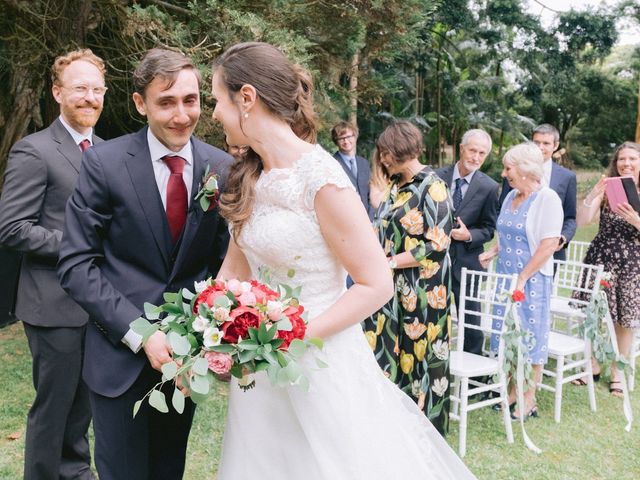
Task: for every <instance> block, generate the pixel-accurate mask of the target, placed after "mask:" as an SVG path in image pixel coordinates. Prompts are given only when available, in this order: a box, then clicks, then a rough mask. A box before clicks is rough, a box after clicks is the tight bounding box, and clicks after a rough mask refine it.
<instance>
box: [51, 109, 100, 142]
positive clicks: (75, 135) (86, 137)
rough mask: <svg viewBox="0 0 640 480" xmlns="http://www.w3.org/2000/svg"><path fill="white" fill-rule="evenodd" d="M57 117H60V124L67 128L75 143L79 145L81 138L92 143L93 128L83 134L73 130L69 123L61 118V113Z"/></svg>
mask: <svg viewBox="0 0 640 480" xmlns="http://www.w3.org/2000/svg"><path fill="white" fill-rule="evenodd" d="M58 118H59V119H60V123H61V124H62V126H63V127H64V128H65V129H66V130H67V132H69V135H71V138H73V141H74V142H75V143H76V145H80V142H82V141H83V140H89V143H90V144H91V145H93V140H92V138H91V137H92V136H93V128H92V129H91V130H90V131H89V134H88V135H84V134H82V133H80V132H78V131H77V130H75V129H74V128H73V127H72V126H71V125H69V124H68V123H67V122H66V121H65V120H64V118H62V115H60V116H59V117H58Z"/></svg>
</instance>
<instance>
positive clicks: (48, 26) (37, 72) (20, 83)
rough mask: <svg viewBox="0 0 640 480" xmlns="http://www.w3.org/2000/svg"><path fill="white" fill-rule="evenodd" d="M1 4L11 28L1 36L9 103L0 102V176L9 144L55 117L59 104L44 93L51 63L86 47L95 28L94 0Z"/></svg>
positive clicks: (48, 81) (47, 87)
mask: <svg viewBox="0 0 640 480" xmlns="http://www.w3.org/2000/svg"><path fill="white" fill-rule="evenodd" d="M2 3H3V8H4V10H5V11H3V15H7V17H6V18H7V19H9V24H10V25H11V26H12V28H11V29H10V30H9V31H6V32H3V35H4V37H3V38H4V41H5V43H6V45H7V48H6V50H5V51H6V52H9V55H8V58H7V59H6V61H7V63H8V65H9V72H8V74H7V78H8V82H7V83H9V85H8V86H6V87H5V88H4V89H2V90H0V91H2V92H3V94H4V95H5V97H6V99H8V101H5V102H3V103H0V108H2V110H3V111H2V112H0V118H2V119H4V121H5V122H4V125H2V127H3V132H2V135H1V138H0V178H2V177H3V176H4V170H5V168H6V162H7V156H8V155H9V151H10V150H11V147H12V146H13V144H14V143H15V142H17V141H18V140H20V139H21V138H22V137H24V136H25V134H27V133H29V129H32V130H36V129H40V128H42V127H43V126H44V125H48V124H49V123H50V122H51V121H52V120H53V119H54V118H55V117H57V116H58V115H59V110H58V106H57V104H55V102H54V101H53V99H52V98H51V95H50V94H49V93H48V91H49V89H50V87H51V81H50V79H49V69H50V66H51V64H52V63H53V60H54V59H55V57H56V56H57V55H60V54H62V53H64V52H65V51H70V50H75V49H77V48H78V46H82V45H85V44H86V36H87V31H88V30H89V29H91V28H95V27H96V26H97V24H96V23H95V22H94V21H93V20H92V13H93V8H92V7H93V2H92V0H73V1H69V0H49V1H42V0H38V1H34V2H2ZM52 12H55V15H53V13H52ZM5 92H6V93H5ZM42 100H44V102H43V104H44V109H42V108H41V107H42V104H41V103H40V102H41V101H42ZM2 183H4V182H0V185H1V184H2ZM0 188H2V187H0Z"/></svg>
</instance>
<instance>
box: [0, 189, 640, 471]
mask: <svg viewBox="0 0 640 480" xmlns="http://www.w3.org/2000/svg"><path fill="white" fill-rule="evenodd" d="M586 181H593V180H592V179H590V177H589V178H588V179H587V180H586ZM582 183H583V182H581V184H582ZM586 191H588V190H586V189H582V192H584V193H586ZM584 193H583V195H584ZM596 231H597V225H588V226H586V227H581V228H580V229H578V233H577V234H576V238H575V239H576V240H583V241H590V240H591V239H592V238H593V237H594V235H595V234H596ZM0 361H1V362H2V365H3V368H2V369H0V389H1V390H2V391H3V392H4V393H3V395H2V403H1V404H0V451H1V452H2V455H0V480H15V479H19V478H21V477H22V463H23V451H24V429H25V424H26V415H27V412H28V410H29V406H30V402H31V401H32V399H33V387H32V385H31V372H30V368H31V358H30V354H29V348H28V346H27V342H26V338H25V335H24V332H23V330H22V326H21V325H20V324H13V325H10V326H8V327H6V328H4V329H2V330H0ZM639 366H640V365H639ZM638 377H640V373H639V374H638ZM606 380H607V379H606V378H603V379H601V381H600V382H599V383H598V384H596V385H597V386H596V399H597V405H598V411H597V412H591V410H590V409H589V402H588V398H587V391H586V389H585V387H577V386H573V385H567V386H565V390H564V396H563V402H562V404H563V411H562V421H561V423H559V424H556V423H555V422H554V421H553V395H552V394H551V393H550V392H546V391H541V392H539V394H538V405H539V410H540V414H541V418H538V419H532V420H531V421H529V422H527V424H526V428H527V433H528V434H529V436H530V437H531V439H532V440H533V441H534V443H536V444H537V445H538V447H540V448H541V449H542V451H543V453H542V454H540V455H536V454H535V453H533V452H531V451H529V450H527V449H526V447H525V445H524V443H523V441H522V436H521V435H520V430H519V427H518V425H514V437H515V443H514V444H513V445H510V444H508V443H507V442H506V438H505V435H504V426H503V425H502V421H501V418H502V417H501V415H500V414H497V413H495V412H493V411H491V410H489V409H481V410H479V411H476V412H472V413H471V414H470V416H469V427H468V433H467V456H466V457H465V459H464V460H465V463H466V464H467V465H468V466H469V467H470V468H471V470H472V471H473V472H474V473H475V474H476V475H477V477H478V478H479V479H480V480H485V479H486V480H517V479H526V480H547V479H549V480H574V479H575V480H578V479H585V480H608V479H615V480H636V479H637V478H639V477H640V455H638V446H640V425H638V423H637V422H638V420H636V424H634V426H633V428H632V430H631V432H625V431H624V426H625V420H624V416H623V413H622V401H621V399H619V398H614V397H611V396H610V395H609V393H608V391H607V383H606ZM636 383H640V378H638V381H637V382H636ZM216 388H217V395H214V396H212V397H211V398H210V400H209V401H207V402H206V403H205V404H204V405H201V406H199V407H198V410H197V412H196V417H195V421H194V425H193V429H192V431H191V437H190V441H189V449H188V451H187V456H188V460H187V471H186V473H185V479H187V480H211V479H213V478H215V471H216V470H217V467H218V461H219V458H220V448H221V443H222V434H223V430H224V422H225V415H226V407H227V393H228V387H227V385H226V384H218V385H217V387H216ZM639 392H640V385H639V386H638V389H637V391H636V392H635V394H634V395H632V408H633V411H634V412H635V414H636V417H640V395H638V393H639ZM457 427H458V425H457V423H455V422H452V424H451V433H450V435H449V437H448V441H449V443H450V445H452V446H453V447H454V449H455V448H457V442H458V435H457ZM167 434H170V432H168V433H167ZM249 454H250V453H249ZM265 478H267V477H265ZM277 480H285V479H277ZM291 480H298V479H291Z"/></svg>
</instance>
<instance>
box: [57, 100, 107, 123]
mask: <svg viewBox="0 0 640 480" xmlns="http://www.w3.org/2000/svg"><path fill="white" fill-rule="evenodd" d="M88 108H91V111H87V110H86V109H88ZM60 112H61V113H62V115H63V116H64V119H65V120H66V121H67V123H69V125H71V127H73V128H74V129H76V130H79V129H85V128H93V127H94V126H95V125H96V123H97V122H98V119H99V118H100V114H101V113H102V104H98V103H91V102H84V103H82V104H80V105H64V104H62V105H61V106H60Z"/></svg>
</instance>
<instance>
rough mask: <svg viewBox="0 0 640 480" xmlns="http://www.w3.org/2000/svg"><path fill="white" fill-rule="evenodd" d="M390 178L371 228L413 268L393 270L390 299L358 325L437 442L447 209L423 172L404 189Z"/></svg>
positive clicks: (444, 424)
mask: <svg viewBox="0 0 640 480" xmlns="http://www.w3.org/2000/svg"><path fill="white" fill-rule="evenodd" d="M399 180H400V179H399V177H398V176H394V177H393V178H392V179H391V182H390V184H389V185H388V187H387V191H386V192H385V194H384V195H383V198H382V201H381V203H380V206H379V207H378V212H377V215H376V221H375V224H374V226H375V228H376V230H377V233H378V235H379V239H380V242H381V243H382V245H383V246H384V251H385V253H386V255H387V256H391V255H397V254H400V253H402V252H405V251H409V252H411V254H412V255H413V257H414V258H415V260H416V261H417V262H418V263H419V264H420V265H419V266H418V267H414V268H397V269H395V270H394V272H393V275H394V283H395V295H394V296H393V298H392V299H391V300H390V301H389V303H387V304H386V305H385V306H384V307H382V308H381V309H380V310H379V311H378V312H376V313H375V314H374V315H372V316H371V317H369V318H368V319H366V320H365V321H364V322H363V327H364V330H365V335H366V337H367V340H368V341H369V344H370V345H371V348H372V349H373V351H374V353H375V356H376V359H377V361H378V363H379V364H380V367H381V368H382V369H383V371H384V372H385V374H386V375H387V376H388V377H389V379H390V380H392V381H393V382H395V383H396V384H398V386H399V387H400V388H401V389H402V390H403V391H404V392H405V393H407V394H408V395H410V396H411V397H412V398H414V399H415V400H416V402H418V404H419V405H420V404H424V412H425V414H426V415H427V417H428V418H429V420H431V422H432V423H433V425H434V426H435V427H436V428H437V429H438V430H439V431H440V433H442V434H443V435H444V434H445V433H446V432H447V430H448V424H449V329H450V322H451V318H450V315H449V305H450V302H451V293H450V281H449V277H450V269H451V262H450V259H449V243H450V234H451V229H452V227H453V215H452V212H453V207H452V203H451V198H450V195H449V191H448V189H447V186H446V184H445V183H444V182H443V181H442V180H441V179H440V178H439V177H438V176H437V175H436V174H435V173H434V172H433V170H431V169H430V168H428V167H425V168H424V169H423V170H422V171H420V172H419V173H418V174H416V175H415V176H414V177H413V179H412V180H411V181H410V182H408V183H406V184H403V185H401V184H399Z"/></svg>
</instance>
